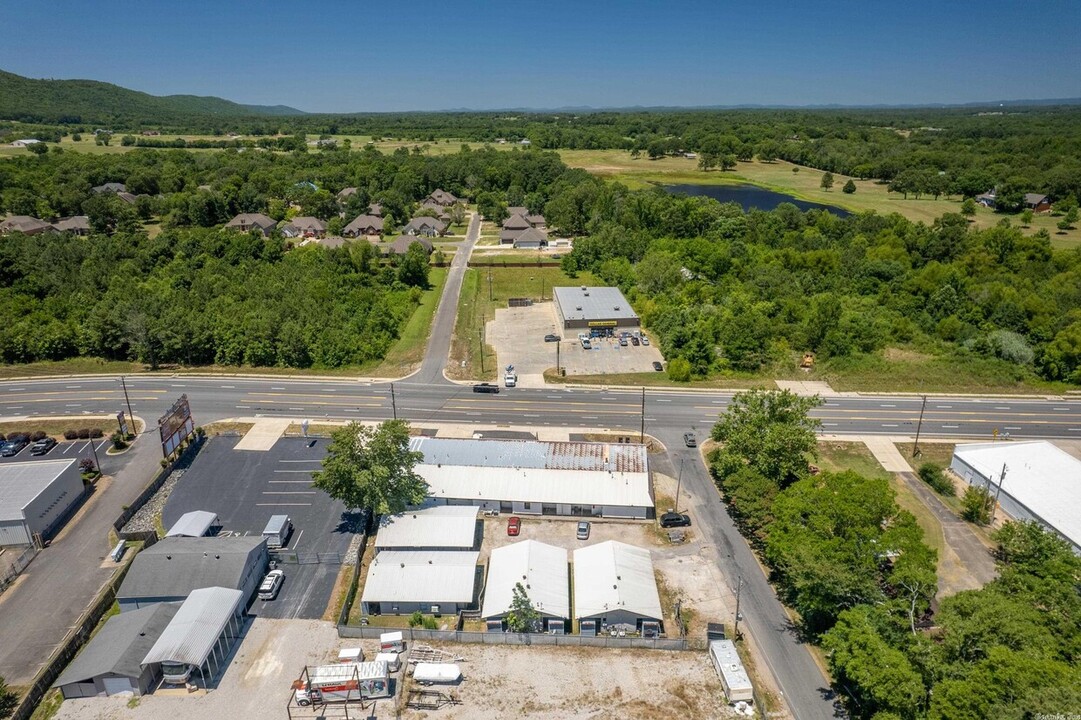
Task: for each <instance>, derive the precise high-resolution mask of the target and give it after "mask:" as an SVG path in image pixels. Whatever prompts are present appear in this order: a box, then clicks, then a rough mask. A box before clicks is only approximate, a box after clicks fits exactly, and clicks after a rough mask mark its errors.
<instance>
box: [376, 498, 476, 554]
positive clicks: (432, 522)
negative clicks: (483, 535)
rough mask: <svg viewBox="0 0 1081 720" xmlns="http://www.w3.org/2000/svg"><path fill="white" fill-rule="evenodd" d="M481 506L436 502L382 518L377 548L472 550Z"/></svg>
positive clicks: (377, 535) (377, 536) (377, 534)
mask: <svg viewBox="0 0 1081 720" xmlns="http://www.w3.org/2000/svg"><path fill="white" fill-rule="evenodd" d="M479 511H480V508H478V507H476V506H472V505H469V506H466V505H436V506H434V507H427V508H423V509H420V510H410V511H408V512H404V513H401V514H399V515H391V516H389V517H385V518H384V519H383V522H382V525H380V527H379V530H378V532H377V533H376V535H375V549H376V550H463V551H465V550H472V549H474V548H475V547H477V545H478V544H479V543H478V523H477V514H478V512H479Z"/></svg>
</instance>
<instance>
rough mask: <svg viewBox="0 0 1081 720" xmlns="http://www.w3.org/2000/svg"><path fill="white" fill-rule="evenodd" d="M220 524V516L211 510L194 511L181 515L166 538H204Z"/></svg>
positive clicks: (166, 534)
mask: <svg viewBox="0 0 1081 720" xmlns="http://www.w3.org/2000/svg"><path fill="white" fill-rule="evenodd" d="M220 524H221V521H219V520H218V516H217V515H215V514H214V513H212V512H210V511H209V510H192V511H191V512H186V513H184V514H183V515H181V516H180V519H179V520H177V521H176V522H175V523H173V526H172V527H171V528H169V532H167V533H165V537H202V536H204V535H206V533H207V531H208V530H209V529H210V528H212V527H214V526H215V525H220Z"/></svg>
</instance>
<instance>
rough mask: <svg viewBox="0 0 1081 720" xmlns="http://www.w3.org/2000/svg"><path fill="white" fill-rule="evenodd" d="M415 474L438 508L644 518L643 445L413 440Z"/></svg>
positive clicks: (649, 505)
mask: <svg viewBox="0 0 1081 720" xmlns="http://www.w3.org/2000/svg"><path fill="white" fill-rule="evenodd" d="M409 446H410V449H411V450H419V451H420V452H421V453H423V454H424V462H423V463H422V464H420V465H417V467H416V471H417V473H418V474H419V475H421V476H422V477H423V478H424V479H425V481H427V483H428V494H429V495H430V496H431V498H432V500H433V501H434V502H436V503H440V504H447V505H475V506H477V507H480V508H484V509H486V510H498V511H500V512H504V513H517V514H522V515H573V516H579V517H627V518H641V519H645V518H650V517H653V515H654V506H653V488H652V483H651V482H650V476H649V461H648V457H647V454H646V449H645V446H643V445H631V444H620V443H590V442H541V441H536V440H475V439H452V438H428V437H417V438H412V439H411V440H410V443H409Z"/></svg>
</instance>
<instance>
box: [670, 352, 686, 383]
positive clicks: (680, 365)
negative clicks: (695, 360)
mask: <svg viewBox="0 0 1081 720" xmlns="http://www.w3.org/2000/svg"><path fill="white" fill-rule="evenodd" d="M668 379H669V380H673V381H675V382H689V381H690V379H691V364H690V363H689V362H687V360H685V359H684V358H681V357H676V358H672V359H671V360H669V361H668Z"/></svg>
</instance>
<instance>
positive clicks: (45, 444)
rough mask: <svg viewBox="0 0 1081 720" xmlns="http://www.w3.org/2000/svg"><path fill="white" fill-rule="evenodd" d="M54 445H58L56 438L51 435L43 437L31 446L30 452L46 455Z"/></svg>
mask: <svg viewBox="0 0 1081 720" xmlns="http://www.w3.org/2000/svg"><path fill="white" fill-rule="evenodd" d="M54 447H56V440H54V439H53V438H51V437H47V438H43V439H41V440H38V441H37V442H36V443H34V444H33V445H31V446H30V454H31V455H44V454H46V453H47V452H49V451H50V450H52V449H53V448H54Z"/></svg>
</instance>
